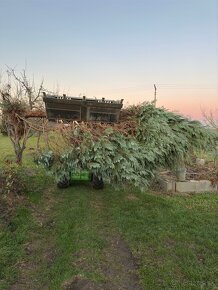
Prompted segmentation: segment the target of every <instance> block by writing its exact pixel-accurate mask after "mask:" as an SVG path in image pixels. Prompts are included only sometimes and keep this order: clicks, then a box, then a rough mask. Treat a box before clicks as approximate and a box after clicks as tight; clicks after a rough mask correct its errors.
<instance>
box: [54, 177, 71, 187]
mask: <svg viewBox="0 0 218 290" xmlns="http://www.w3.org/2000/svg"><path fill="white" fill-rule="evenodd" d="M69 186H70V180H69V178H67V177H66V176H64V177H63V178H62V179H61V180H59V181H58V182H57V187H58V188H67V187H69Z"/></svg>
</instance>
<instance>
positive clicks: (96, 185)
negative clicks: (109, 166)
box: [92, 174, 104, 189]
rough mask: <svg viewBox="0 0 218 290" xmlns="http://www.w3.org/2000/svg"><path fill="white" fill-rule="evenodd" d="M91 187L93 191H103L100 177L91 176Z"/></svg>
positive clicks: (102, 182)
mask: <svg viewBox="0 0 218 290" xmlns="http://www.w3.org/2000/svg"><path fill="white" fill-rule="evenodd" d="M92 186H93V188H94V189H103V188H104V181H103V179H102V177H98V176H97V175H95V174H92Z"/></svg>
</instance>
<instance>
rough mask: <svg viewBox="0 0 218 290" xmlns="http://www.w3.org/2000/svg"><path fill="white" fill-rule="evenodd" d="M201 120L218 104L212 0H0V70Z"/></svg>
mask: <svg viewBox="0 0 218 290" xmlns="http://www.w3.org/2000/svg"><path fill="white" fill-rule="evenodd" d="M6 66H9V67H13V68H15V69H16V71H17V72H19V71H21V70H22V69H23V68H25V67H26V69H27V73H28V74H29V76H30V77H32V76H33V75H34V78H35V80H36V82H37V81H40V79H41V78H42V77H43V78H44V80H45V87H46V88H47V89H48V90H51V91H52V90H53V91H55V90H56V89H57V87H58V89H59V92H60V93H61V94H62V93H66V94H67V95H70V96H78V95H80V94H82V95H86V96H87V97H93V96H95V97H99V98H101V97H106V98H110V99H121V98H123V99H124V100H125V102H124V103H125V105H127V104H137V103H139V102H143V101H151V100H152V99H153V95H154V87H153V85H154V84H156V86H157V100H158V101H157V105H158V106H164V107H166V108H168V109H170V110H174V111H178V112H180V113H182V114H184V115H186V116H190V117H192V118H198V119H200V118H201V116H202V110H213V111H214V110H218V0H59V1H57V0H0V71H2V72H3V71H5V70H6Z"/></svg>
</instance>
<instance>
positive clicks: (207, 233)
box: [0, 136, 218, 290]
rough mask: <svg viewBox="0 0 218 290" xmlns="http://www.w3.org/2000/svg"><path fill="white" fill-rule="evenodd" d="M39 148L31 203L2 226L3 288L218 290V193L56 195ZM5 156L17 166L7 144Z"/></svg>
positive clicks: (3, 142)
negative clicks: (81, 285) (78, 283)
mask: <svg viewBox="0 0 218 290" xmlns="http://www.w3.org/2000/svg"><path fill="white" fill-rule="evenodd" d="M34 142H35V140H34V139H31V140H30V143H28V146H27V151H26V152H25V155H24V165H25V167H26V168H27V172H28V174H27V175H26V177H25V179H26V182H27V184H28V192H27V193H25V196H26V198H25V202H24V203H23V204H22V205H18V206H17V208H16V211H15V213H14V214H13V215H12V216H11V217H10V219H9V220H4V218H1V220H0V230H1V231H0V289H2V290H3V289H8V288H9V287H11V288H10V289H12V290H13V289H51V290H55V289H61V285H63V283H65V282H68V283H71V280H72V285H74V284H73V283H74V282H75V279H85V280H83V281H88V282H87V283H88V285H89V288H87V289H196V290H197V289H217V288H218V278H217V277H218V272H217V267H216V265H217V260H218V210H217V207H218V196H217V194H199V195H190V196H175V197H169V196H165V195H156V194H152V193H149V192H147V193H141V192H138V191H136V190H135V189H132V190H131V189H130V188H128V190H125V191H114V190H113V189H112V188H111V187H109V186H108V187H106V188H105V189H104V190H103V191H94V190H93V189H92V188H91V187H90V185H89V184H88V183H87V184H86V183H85V184H81V185H80V184H77V185H75V186H73V187H71V188H68V189H66V190H58V189H57V188H56V187H55V185H54V184H53V180H52V179H51V178H48V176H46V175H45V172H44V171H43V170H41V169H39V168H37V167H36V166H35V165H34V164H33V161H32V154H33V151H32V150H28V148H34V145H35V144H34ZM0 150H1V152H3V154H4V156H3V154H1V157H0V158H1V160H0V162H2V161H3V160H4V159H5V158H8V156H10V157H11V158H12V159H13V155H12V149H11V147H10V142H9V140H8V139H7V137H1V136H0ZM28 170H29V171H28ZM31 170H32V171H31ZM0 210H1V207H0ZM0 216H1V215H0ZM75 277H77V278H75ZM78 277H80V278H78ZM74 278H75V279H74ZM139 280H140V281H141V284H142V285H143V286H142V288H141V286H140V283H139ZM69 281H70V282H69ZM131 281H133V282H134V284H133V283H132V282H131ZM93 283H94V284H93ZM87 287H88V286H87Z"/></svg>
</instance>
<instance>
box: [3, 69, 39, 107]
mask: <svg viewBox="0 0 218 290" xmlns="http://www.w3.org/2000/svg"><path fill="white" fill-rule="evenodd" d="M7 73H8V75H9V76H10V77H12V78H13V79H14V81H15V82H16V84H17V85H18V87H19V89H20V90H21V93H22V94H23V95H24V97H26V98H27V101H28V104H29V109H30V110H32V109H35V108H39V107H40V106H41V94H42V92H43V90H44V87H43V86H44V80H43V79H42V80H41V82H40V84H39V86H38V87H36V85H35V81H34V78H33V79H32V80H30V79H29V78H28V77H27V75H26V70H23V71H22V72H21V73H20V75H18V74H17V73H16V72H15V69H13V68H10V67H8V70H7Z"/></svg>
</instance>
